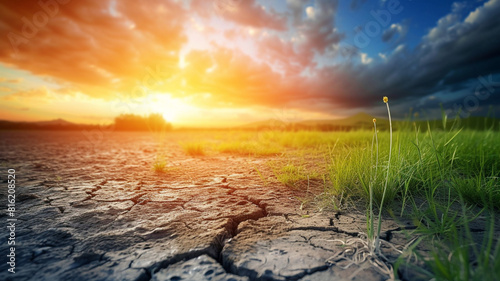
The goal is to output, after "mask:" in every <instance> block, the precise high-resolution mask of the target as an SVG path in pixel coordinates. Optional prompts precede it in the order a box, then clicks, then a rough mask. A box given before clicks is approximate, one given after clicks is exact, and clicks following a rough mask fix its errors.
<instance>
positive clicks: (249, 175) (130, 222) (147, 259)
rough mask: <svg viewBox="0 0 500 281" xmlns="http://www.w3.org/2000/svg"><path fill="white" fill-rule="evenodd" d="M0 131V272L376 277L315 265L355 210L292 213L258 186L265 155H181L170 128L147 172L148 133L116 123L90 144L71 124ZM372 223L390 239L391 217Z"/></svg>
mask: <svg viewBox="0 0 500 281" xmlns="http://www.w3.org/2000/svg"><path fill="white" fill-rule="evenodd" d="M0 135H1V151H2V153H1V155H0V163H2V166H3V168H2V175H1V184H2V185H4V186H5V187H2V188H1V202H6V195H7V192H6V190H7V188H6V185H7V183H6V174H7V173H6V169H7V168H8V167H9V168H15V169H16V181H17V182H16V183H17V188H16V191H17V192H16V196H17V198H16V200H17V202H16V209H17V213H16V218H17V219H18V221H17V224H16V241H17V242H16V247H17V248H16V273H15V275H13V274H10V273H8V272H7V268H8V265H7V264H6V262H5V261H6V257H5V256H6V255H5V253H7V251H8V246H7V243H4V242H2V243H1V245H0V253H2V254H1V256H2V257H3V258H2V262H1V263H0V280H226V281H229V280H232V281H240V280H302V281H306V280H345V279H346V278H348V277H351V275H352V274H353V273H356V274H355V276H354V279H353V280H365V281H369V280H385V279H387V278H388V276H387V275H385V274H383V273H382V272H381V271H379V270H378V269H377V268H375V267H373V266H371V265H370V264H368V263H366V264H361V265H353V266H351V267H349V268H347V269H344V267H345V264H342V263H337V264H334V265H332V264H329V263H327V260H328V259H329V258H330V257H332V256H334V255H335V254H336V253H338V252H339V251H342V250H343V247H342V245H341V244H340V243H335V242H333V241H334V240H335V239H340V240H346V239H348V238H352V237H356V236H357V235H358V233H359V232H360V231H362V230H363V229H364V228H365V225H366V224H365V221H364V218H363V216H362V215H356V214H342V215H341V214H335V213H332V214H329V213H321V214H310V216H304V215H303V214H304V213H303V212H304V211H303V210H300V209H299V207H300V202H299V201H298V200H297V199H296V198H297V196H299V195H300V194H299V195H297V194H296V192H297V191H292V190H290V189H289V188H286V187H285V186H283V185H281V184H278V183H274V184H267V185H265V184H264V183H263V181H262V179H261V178H260V176H259V175H258V174H257V173H256V171H255V168H258V169H259V171H262V173H266V171H267V172H268V173H269V174H271V173H270V171H269V167H268V166H267V165H266V161H268V159H269V158H251V157H240V156H231V155H215V156H202V157H190V156H187V155H185V153H184V152H183V151H182V149H181V148H180V146H179V144H178V142H179V141H181V140H183V138H185V136H183V135H182V133H171V134H168V135H167V139H168V141H167V144H166V148H167V159H168V161H169V165H170V167H169V171H168V172H167V173H165V174H157V173H154V172H153V171H152V170H151V167H152V163H153V161H154V158H155V155H156V149H157V142H156V141H155V139H154V138H153V137H152V136H151V135H150V134H144V133H142V134H141V133H118V132H117V133H111V134H107V135H105V136H104V138H102V139H100V140H99V141H98V142H94V143H92V142H89V141H88V140H87V139H86V137H85V136H84V135H83V134H82V133H81V132H41V133H40V132H0ZM184 140H185V139H184ZM0 219H1V220H2V221H3V222H5V221H6V219H7V216H6V213H5V212H1V213H0ZM383 227H384V229H383V231H385V236H387V237H389V236H391V237H395V236H397V231H396V230H397V229H398V226H397V225H396V224H395V223H392V222H390V221H385V222H384V226H383ZM5 231H6V230H5V227H3V229H2V237H7V235H8V234H7V233H5ZM389 234H391V235H389ZM2 240H3V241H5V239H4V238H2ZM388 251H389V252H387V253H388V254H390V250H388Z"/></svg>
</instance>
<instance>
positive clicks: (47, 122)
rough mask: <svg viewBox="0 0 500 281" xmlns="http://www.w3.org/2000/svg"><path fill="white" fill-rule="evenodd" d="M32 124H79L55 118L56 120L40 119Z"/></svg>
mask: <svg viewBox="0 0 500 281" xmlns="http://www.w3.org/2000/svg"><path fill="white" fill-rule="evenodd" d="M31 123H32V124H36V125H39V126H74V125H77V124H75V123H71V122H68V121H66V120H64V119H61V118H59V119H55V120H50V121H38V122H31Z"/></svg>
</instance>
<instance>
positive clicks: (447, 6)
mask: <svg viewBox="0 0 500 281" xmlns="http://www.w3.org/2000/svg"><path fill="white" fill-rule="evenodd" d="M0 36H1V39H0V119H6V120H27V121H35V120H50V119H55V118H63V119H66V120H69V121H73V122H79V123H101V124H102V123H109V122H111V121H112V119H113V117H115V116H117V115H119V114H121V113H135V114H149V113H154V112H155V113H160V114H162V115H163V116H164V117H165V118H166V119H168V120H170V121H172V122H173V123H174V124H176V125H178V126H227V125H235V124H241V123H246V122H251V121H256V120H264V119H268V118H278V119H282V120H284V121H292V120H299V119H330V118H341V117H345V116H349V115H352V114H354V113H357V112H367V113H371V114H375V115H383V114H384V104H383V102H382V96H385V95H386V96H389V101H390V104H391V108H392V110H393V115H394V116H395V117H399V118H404V116H405V114H408V113H409V112H410V109H412V110H413V112H415V111H419V112H422V113H424V111H425V112H427V114H428V115H430V116H432V115H433V114H435V113H436V112H437V111H438V109H439V107H440V104H442V105H443V107H444V109H445V110H446V111H447V113H448V114H450V115H453V114H455V113H456V112H457V111H458V110H459V109H460V108H461V111H462V112H463V114H462V115H464V116H465V114H474V115H481V114H485V113H486V112H487V111H488V109H490V110H493V112H495V111H497V112H498V109H500V98H499V92H500V0H487V1H480V0H479V1H478V0H474V1H458V2H456V1H433V2H431V1H418V0H400V1H395V0H345V1H344V0H341V1H333V0H310V1H308V0H213V1H207V0H185V1H181V0H177V1H175V0H148V1H124V0H78V1H77V0H42V1H40V2H39V1H35V0H33V1H22V2H21V1H9V0H0ZM497 117H498V116H497Z"/></svg>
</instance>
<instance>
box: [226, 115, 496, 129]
mask: <svg viewBox="0 0 500 281" xmlns="http://www.w3.org/2000/svg"><path fill="white" fill-rule="evenodd" d="M373 118H376V117H373V116H371V115H369V114H366V113H358V114H355V115H353V116H350V117H347V118H342V119H330V120H304V121H298V122H284V121H281V120H276V119H269V120H265V121H259V122H252V123H249V124H246V125H243V126H239V127H236V128H238V129H250V130H291V131H294V130H318V131H351V130H363V129H366V130H371V129H372V128H373ZM376 120H377V129H378V130H387V129H389V120H388V119H384V118H376ZM428 123H429V125H430V127H431V128H432V129H436V130H442V129H443V128H444V125H443V122H442V120H416V121H413V120H412V121H408V120H392V125H393V129H394V130H400V129H404V128H409V129H413V128H414V126H417V127H419V128H420V130H421V131H425V130H427V127H428V126H427V124H428ZM452 126H455V128H462V127H463V128H468V129H477V130H487V129H493V130H500V119H497V118H491V117H468V118H464V119H458V120H455V119H448V120H447V122H446V129H450V128H451V127H452Z"/></svg>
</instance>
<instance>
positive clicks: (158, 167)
mask: <svg viewBox="0 0 500 281" xmlns="http://www.w3.org/2000/svg"><path fill="white" fill-rule="evenodd" d="M153 171H155V172H156V173H165V172H166V171H167V163H166V162H165V161H156V162H155V163H153Z"/></svg>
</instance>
